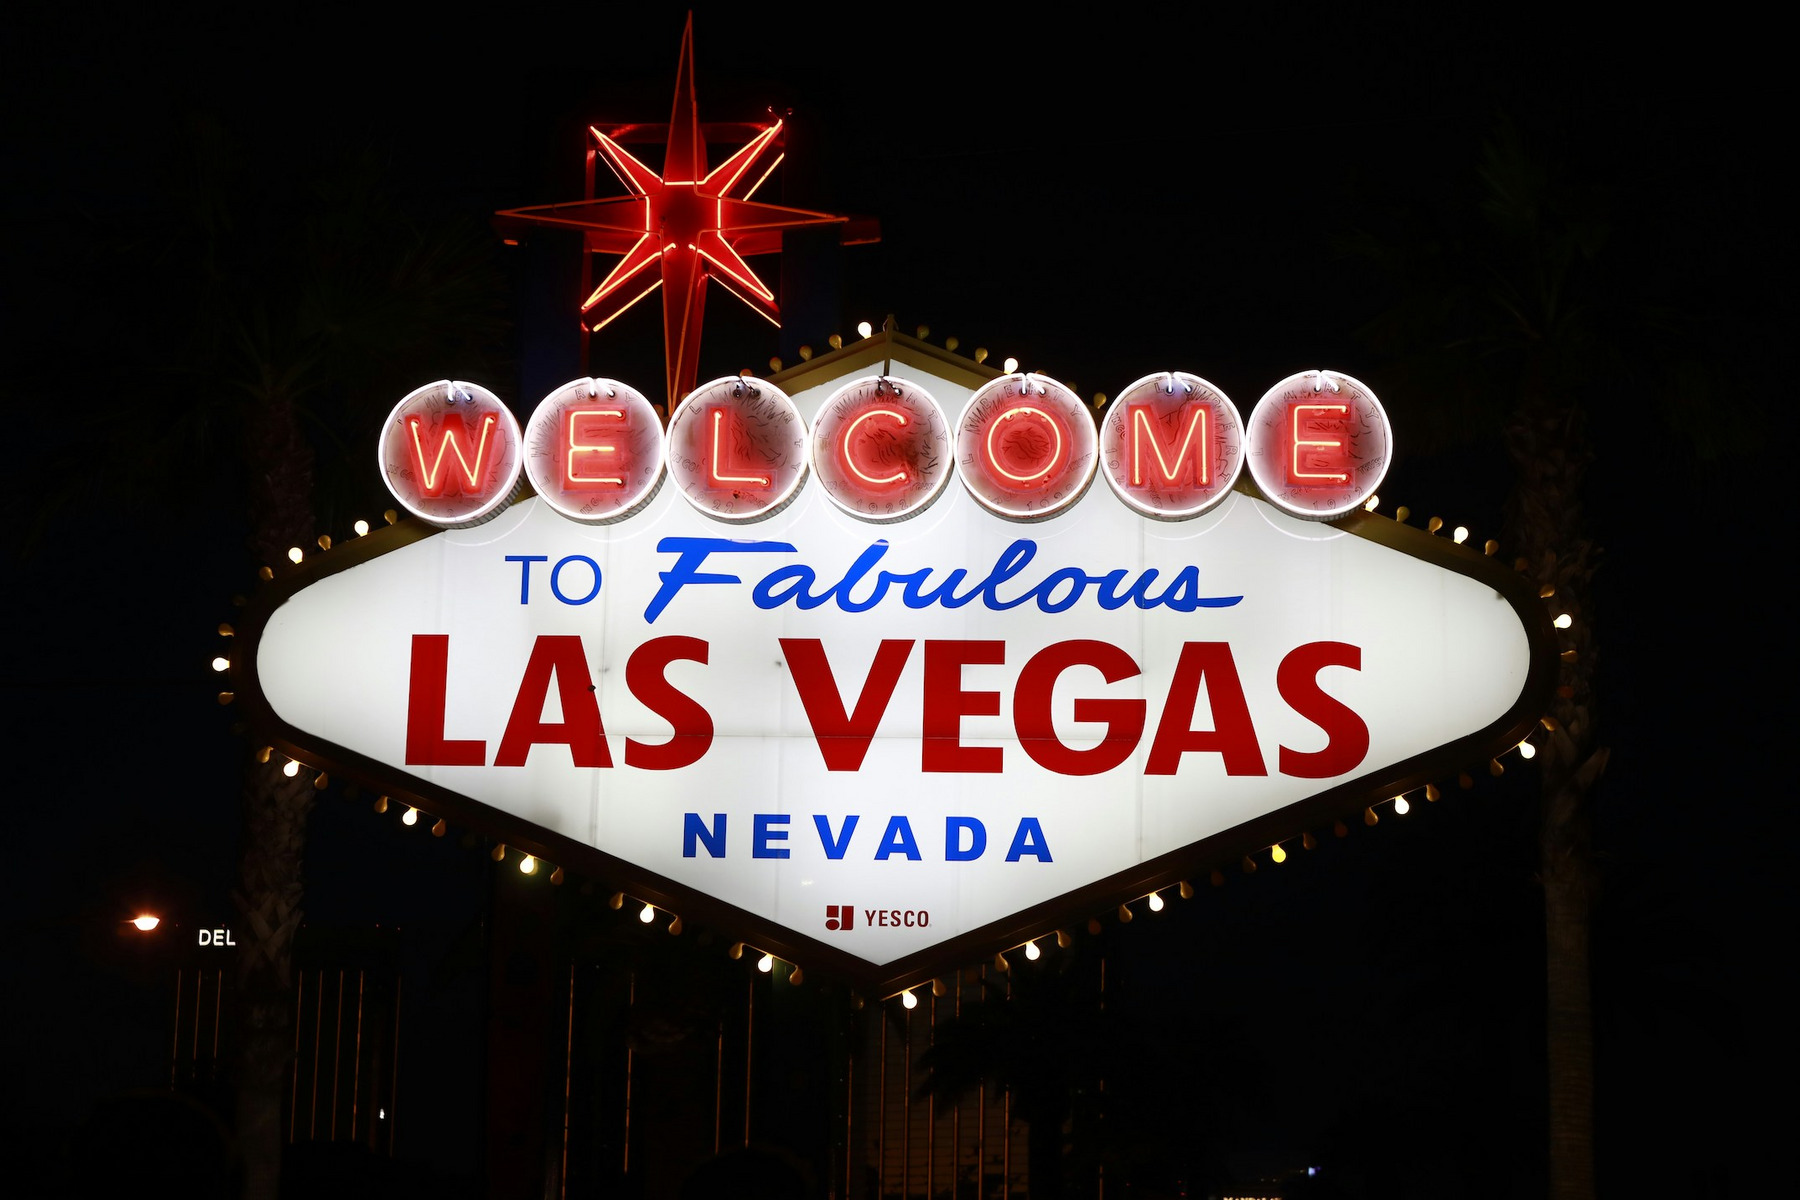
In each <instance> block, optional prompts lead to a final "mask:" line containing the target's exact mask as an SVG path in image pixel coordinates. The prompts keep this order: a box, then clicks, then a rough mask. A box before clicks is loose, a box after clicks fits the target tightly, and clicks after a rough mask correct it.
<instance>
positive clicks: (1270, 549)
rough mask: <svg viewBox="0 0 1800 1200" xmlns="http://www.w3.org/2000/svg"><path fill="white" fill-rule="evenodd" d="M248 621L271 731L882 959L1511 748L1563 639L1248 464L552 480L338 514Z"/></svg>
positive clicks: (1493, 566) (1475, 564) (763, 932)
mask: <svg viewBox="0 0 1800 1200" xmlns="http://www.w3.org/2000/svg"><path fill="white" fill-rule="evenodd" d="M892 349H893V351H894V352H895V353H896V355H897V359H898V360H897V361H895V362H894V363H893V364H892V367H891V374H892V376H893V377H894V378H897V379H901V380H908V381H911V382H912V383H914V384H916V385H918V386H920V387H922V388H924V389H926V390H928V391H929V392H930V393H931V394H932V395H933V396H934V397H935V398H936V399H937V400H938V402H939V403H940V404H941V405H942V406H943V408H944V409H945V411H947V412H952V413H954V412H956V411H958V409H959V408H960V406H961V404H962V402H963V401H965V400H966V399H967V397H968V396H969V394H970V392H971V390H972V389H971V387H970V386H969V383H970V381H969V380H968V379H967V378H965V377H964V376H965V373H964V372H959V371H957V370H956V369H955V368H953V367H949V366H947V365H944V364H941V363H939V362H937V361H936V360H934V359H933V358H931V357H929V356H926V355H922V354H906V353H904V351H905V347H904V346H903V345H902V346H897V347H893V348H892ZM833 357H834V358H837V359H840V362H839V363H837V364H834V363H831V362H825V363H815V364H813V366H812V368H811V369H810V370H809V374H808V375H807V376H806V377H804V378H802V379H800V381H799V385H800V386H801V389H802V390H797V391H795V393H794V399H795V401H796V403H797V405H798V407H799V409H800V411H801V413H802V414H803V415H804V416H805V417H806V419H807V420H808V421H810V420H811V419H812V416H813V414H814V413H815V412H816V411H817V408H818V406H819V404H820V403H821V401H822V400H823V398H824V397H826V396H828V395H829V394H830V393H831V392H833V391H834V390H835V389H836V388H837V387H838V386H839V385H840V384H842V383H843V382H844V381H845V380H847V379H849V378H851V377H853V376H854V375H856V374H858V373H859V366H858V364H857V363H856V362H855V360H854V359H853V358H849V357H847V356H833ZM959 379H960V380H961V382H959ZM246 632H247V633H248V634H250V635H251V640H252V641H253V642H254V658H253V673H254V678H253V679H249V680H246V681H245V684H246V686H245V687H243V688H242V689H241V690H245V691H246V692H247V694H248V696H249V697H250V698H251V700H252V702H253V705H254V707H255V709H256V711H257V712H258V714H259V715H260V717H261V718H262V720H263V722H264V724H265V726H266V728H267V731H268V735H269V737H270V740H272V741H274V742H275V743H276V744H277V745H278V746H280V747H281V748H282V749H283V750H286V751H289V752H292V753H294V754H296V755H298V756H300V757H303V758H306V759H308V760H309V761H319V762H322V763H327V764H330V765H331V766H332V768H333V769H334V770H336V771H339V772H342V773H345V774H348V775H349V776H351V777H356V778H361V779H363V780H364V781H365V782H367V783H369V784H371V785H372V786H376V787H378V788H379V789H381V790H383V791H387V792H391V793H395V794H398V795H401V796H404V797H406V798H407V801H408V802H409V803H417V804H418V806H419V807H421V808H422V809H424V810H426V811H427V812H431V813H434V814H439V815H446V816H448V817H449V818H450V819H451V820H452V821H453V822H458V823H465V824H469V825H472V826H475V827H477V828H481V829H483V830H484V831H486V832H489V833H490V834H492V835H493V836H496V837H501V838H504V840H506V841H507V842H508V843H509V844H512V845H515V846H522V847H524V848H526V849H529V850H531V851H532V852H534V853H537V854H538V855H539V856H541V857H543V858H545V859H547V860H548V861H550V862H553V863H560V864H566V865H568V866H570V867H571V868H572V869H575V870H587V871H589V872H591V873H593V874H595V875H597V876H598V877H599V878H601V879H603V880H605V881H606V882H607V883H608V884H609V885H610V886H614V887H618V888H622V889H623V890H625V891H626V892H628V893H629V894H630V895H632V896H633V897H635V898H638V899H641V900H646V901H650V902H654V903H656V904H659V905H661V906H664V907H667V908H670V909H673V910H674V911H676V912H678V913H687V914H691V916H693V917H698V918H701V919H705V920H709V921H711V922H712V923H714V924H717V925H719V926H721V927H723V928H726V929H727V930H729V931H731V932H733V934H734V936H736V937H740V938H743V939H744V940H746V941H749V942H750V943H751V944H753V945H755V946H757V947H758V948H760V949H764V950H770V951H773V952H775V953H777V954H779V955H781V956H782V957H785V958H789V959H792V960H794V961H797V962H800V963H802V964H803V965H806V966H808V967H812V966H814V965H815V964H816V965H818V966H822V967H827V968H836V969H838V970H840V971H843V972H845V973H846V974H848V975H850V976H851V977H852V978H854V979H856V980H857V981H858V982H859V983H861V984H863V985H864V986H868V987H871V988H875V989H887V988H894V987H900V986H905V985H908V984H911V983H913V982H916V981H918V980H920V979H922V978H926V977H929V976H930V975H932V974H935V973H937V972H938V971H940V970H941V969H943V968H944V967H945V966H949V965H956V964H960V963H963V962H968V961H974V960H976V959H977V958H979V957H982V956H985V955H988V954H991V953H993V952H995V951H996V950H1005V949H1008V948H1010V947H1013V946H1017V945H1019V944H1020V943H1021V942H1022V941H1024V940H1025V939H1026V938H1029V937H1035V936H1041V935H1042V934H1044V933H1046V932H1048V931H1049V930H1050V929H1053V928H1055V927H1056V926H1057V925H1058V924H1059V923H1065V922H1066V921H1067V920H1069V919H1070V918H1072V917H1075V916H1085V915H1086V914H1088V913H1091V912H1093V911H1096V910H1098V909H1100V908H1102V907H1109V906H1111V905H1114V904H1118V903H1121V902H1124V901H1129V900H1131V899H1134V898H1137V897H1141V896H1143V895H1145V894H1146V893H1147V892H1148V891H1150V890H1152V889H1154V888H1157V887H1165V886H1170V885H1171V884H1173V883H1174V882H1175V881H1177V880H1179V879H1181V878H1183V877H1184V876H1186V875H1187V874H1190V873H1192V872H1194V871H1196V870H1203V869H1205V868H1207V867H1211V866H1214V865H1216V864H1219V863H1222V862H1228V861H1235V859H1236V858H1237V856H1238V855H1240V854H1243V853H1250V852H1258V851H1261V850H1263V849H1265V848H1267V847H1269V846H1270V845H1271V844H1273V843H1276V842H1278V841H1280V840H1282V839H1284V838H1293V837H1298V836H1299V834H1300V832H1301V831H1302V830H1303V829H1305V828H1307V827H1309V826H1313V827H1316V826H1317V825H1318V823H1319V821H1320V819H1321V818H1322V817H1323V818H1324V819H1326V820H1329V819H1330V817H1331V816H1333V815H1338V814H1341V813H1343V812H1348V811H1355V810H1357V809H1359V808H1360V807H1361V806H1362V805H1363V804H1366V803H1370V802H1373V801H1376V800H1379V799H1381V798H1385V797H1387V796H1391V795H1394V794H1396V793H1398V792H1401V791H1404V790H1406V789H1408V788H1416V787H1419V786H1421V785H1422V784H1424V783H1425V782H1427V781H1428V780H1430V779H1432V778H1441V777H1442V775H1443V774H1444V773H1445V772H1447V771H1454V770H1455V769H1456V768H1457V767H1458V766H1460V765H1461V764H1463V763H1466V762H1469V761H1473V760H1477V759H1480V758H1485V757H1487V756H1489V755H1492V754H1495V753H1498V752H1500V751H1501V750H1503V749H1504V748H1506V747H1508V746H1511V745H1513V744H1515V743H1516V742H1518V740H1519V739H1520V738H1521V737H1522V736H1523V735H1524V734H1525V733H1526V732H1527V731H1528V730H1529V728H1530V725H1531V723H1532V721H1533V720H1534V719H1535V717H1536V716H1537V715H1538V714H1539V713H1540V712H1541V711H1542V706H1543V704H1544V703H1545V698H1546V693H1547V691H1548V688H1549V686H1550V682H1551V680H1552V678H1553V674H1554V670H1553V668H1554V663H1555V658H1554V649H1553V647H1552V643H1551V640H1550V636H1549V626H1548V622H1547V618H1546V616H1545V614H1544V613H1543V611H1542V607H1541V605H1539V604H1538V603H1537V602H1536V600H1535V598H1534V597H1532V596H1531V595H1530V593H1529V591H1528V590H1527V589H1526V588H1525V587H1524V586H1523V585H1522V584H1521V583H1520V582H1519V580H1518V579H1517V577H1516V576H1515V575H1514V574H1513V573H1512V572H1510V571H1508V570H1506V569H1505V568H1504V567H1502V566H1500V565H1499V564H1497V563H1495V562H1494V561H1493V560H1492V559H1488V558H1484V557H1483V556H1482V555H1481V553H1480V552H1479V551H1475V550H1471V549H1468V548H1465V547H1461V546H1456V545H1452V544H1450V542H1449V541H1448V540H1447V539H1444V538H1439V537H1433V536H1431V535H1428V534H1426V533H1425V532H1423V531H1421V530H1417V529H1412V528H1408V527H1405V526H1402V525H1397V524H1396V523H1394V522H1392V521H1390V520H1387V519H1385V518H1382V517H1377V516H1370V515H1367V514H1363V513H1360V512H1359V513H1356V514H1353V515H1352V516H1350V517H1347V518H1343V519H1341V520H1338V521H1335V522H1332V523H1329V524H1327V523H1321V522H1310V521H1304V520H1299V519H1296V518H1294V517H1292V516H1289V515H1287V514H1285V513H1284V512H1282V511H1281V510H1279V509H1278V508H1276V507H1274V506H1273V505H1271V504H1269V503H1267V502H1265V501H1264V500H1262V499H1260V498H1258V496H1257V495H1256V494H1255V493H1254V490H1253V489H1252V488H1250V487H1249V485H1247V484H1240V490H1239V491H1237V492H1235V493H1233V494H1231V495H1230V496H1229V498H1228V499H1226V500H1225V501H1224V503H1222V504H1221V505H1219V506H1218V507H1216V508H1214V509H1212V510H1211V511H1209V512H1207V513H1205V514H1203V515H1202V516H1200V517H1197V518H1195V519H1192V520H1185V521H1172V522H1164V521H1157V520H1153V519H1150V518H1147V517H1145V516H1143V515H1141V514H1140V513H1139V512H1137V511H1135V510H1134V509H1133V508H1131V507H1129V506H1127V505H1126V504H1125V503H1123V502H1122V501H1121V500H1120V499H1119V498H1118V497H1117V496H1115V495H1114V494H1113V493H1112V492H1111V491H1110V490H1108V489H1107V488H1106V487H1104V486H1094V487H1091V488H1090V489H1089V491H1088V493H1087V494H1086V495H1085V496H1083V497H1082V498H1081V500H1080V501H1079V502H1078V503H1076V504H1074V505H1073V506H1071V507H1069V508H1066V509H1064V510H1062V511H1061V512H1060V513H1058V514H1057V515H1056V516H1054V517H1052V518H1050V519H1048V520H1043V521H1039V522H1035V523H1020V522H1016V521H1011V520H1007V519H1005V518H1003V517H1002V516H999V515H996V514H995V513H993V512H992V511H989V510H988V509H987V508H984V507H983V506H982V505H980V504H978V503H976V502H975V500H974V499H972V498H971V497H970V496H969V495H968V494H967V492H966V491H965V490H963V489H961V488H959V487H955V486H952V487H950V488H947V489H945V491H944V494H943V495H942V497H941V498H940V499H938V500H937V501H936V503H934V504H932V505H931V506H930V507H929V508H926V509H925V510H923V511H922V512H919V513H917V514H915V515H913V516H911V517H910V518H909V519H907V520H904V521H899V522H896V523H892V524H872V523H868V522H865V521H863V520H859V519H857V518H856V517H854V516H852V515H851V514H849V513H847V512H845V511H843V510H842V509H841V508H840V507H838V506H835V505H833V504H831V503H830V502H829V501H828V498H827V496H825V495H824V494H822V492H821V489H819V488H816V487H814V488H804V489H802V490H801V491H800V493H799V495H798V497H797V498H796V499H795V500H794V501H793V502H792V503H791V504H789V505H788V506H787V507H786V508H784V509H782V510H781V511H780V512H778V513H776V514H775V515H774V516H773V517H771V518H769V519H767V520H765V521H761V522H759V523H756V524H752V525H747V526H746V525H729V526H728V525H725V524H723V523H721V522H720V521H718V520H716V519H713V518H711V517H709V516H706V515H703V514H702V513H701V512H700V511H698V510H697V509H696V508H695V507H693V506H692V505H690V504H688V503H686V502H685V501H684V499H683V497H682V496H681V495H680V494H679V493H678V491H677V489H675V488H672V487H664V488H663V489H662V490H661V492H660V493H659V494H657V496H656V497H655V498H654V499H653V500H652V501H651V502H650V503H649V504H648V505H646V506H645V507H643V508H642V509H641V510H639V511H637V512H635V513H634V514H633V515H632V516H630V517H628V518H626V519H625V520H622V521H619V522H617V523H615V524H610V525H583V524H577V523H575V522H574V521H571V520H569V519H567V518H565V517H563V516H561V515H559V514H558V513H557V512H556V511H554V510H553V509H552V508H551V507H550V506H549V505H547V504H544V503H541V502H539V501H538V500H536V499H535V498H533V499H527V500H525V501H523V502H520V503H518V504H515V505H514V506H512V507H511V508H508V509H506V510H505V511H504V512H502V513H501V514H500V515H499V516H498V517H497V518H495V519H493V520H491V521H489V522H487V523H486V524H482V525H479V526H477V527H475V528H471V529H462V530H450V531H442V532H438V531H433V530H430V529H429V528H428V527H423V526H417V525H402V526H400V527H398V528H395V529H390V530H386V531H382V532H381V533H377V534H375V535H371V536H370V537H368V538H365V539H360V540H359V541H357V542H356V543H353V544H352V545H350V546H347V547H343V548H340V549H338V550H334V551H332V552H331V554H329V555H327V556H325V557H324V558H322V559H320V560H319V561H317V562H316V563H308V564H307V565H306V566H305V567H302V568H300V569H298V570H297V571H296V572H294V573H293V575H292V577H291V578H290V579H288V580H285V581H284V582H283V583H281V584H278V585H277V587H276V588H275V589H272V595H271V597H270V598H269V602H268V604H267V606H266V607H265V609H264V610H263V616H262V620H261V621H260V622H252V628H251V629H249V630H247V631H246Z"/></svg>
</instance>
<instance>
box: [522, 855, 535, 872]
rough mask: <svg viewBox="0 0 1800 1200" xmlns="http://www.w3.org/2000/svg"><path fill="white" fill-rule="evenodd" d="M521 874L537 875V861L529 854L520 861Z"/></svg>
mask: <svg viewBox="0 0 1800 1200" xmlns="http://www.w3.org/2000/svg"><path fill="white" fill-rule="evenodd" d="M519 874H521V875H535V874H537V859H535V858H533V857H532V856H531V855H529V854H527V855H526V856H525V857H524V858H521V859H520V860H519Z"/></svg>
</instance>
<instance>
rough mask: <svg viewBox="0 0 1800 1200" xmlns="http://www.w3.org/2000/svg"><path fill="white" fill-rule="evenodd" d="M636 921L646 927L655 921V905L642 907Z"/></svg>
mask: <svg viewBox="0 0 1800 1200" xmlns="http://www.w3.org/2000/svg"><path fill="white" fill-rule="evenodd" d="M638 920H640V921H642V922H643V923H644V924H646V925H648V924H649V923H650V922H652V921H654V920H656V905H654V904H646V905H644V907H643V908H642V909H641V910H640V911H639V912H638Z"/></svg>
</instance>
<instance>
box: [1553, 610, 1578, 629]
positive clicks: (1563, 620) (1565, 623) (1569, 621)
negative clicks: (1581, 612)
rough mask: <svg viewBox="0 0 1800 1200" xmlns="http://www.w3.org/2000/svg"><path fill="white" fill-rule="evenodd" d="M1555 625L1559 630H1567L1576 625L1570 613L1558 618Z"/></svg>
mask: <svg viewBox="0 0 1800 1200" xmlns="http://www.w3.org/2000/svg"><path fill="white" fill-rule="evenodd" d="M1555 624H1556V627H1557V628H1558V629H1567V628H1569V627H1570V626H1571V625H1573V624H1575V618H1574V617H1571V616H1570V615H1569V614H1568V613H1563V614H1562V615H1560V616H1558V617H1557V618H1556V622H1555Z"/></svg>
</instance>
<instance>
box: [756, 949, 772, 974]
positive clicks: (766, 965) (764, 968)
mask: <svg viewBox="0 0 1800 1200" xmlns="http://www.w3.org/2000/svg"><path fill="white" fill-rule="evenodd" d="M756 969H757V970H759V971H761V972H762V973H763V974H764V975H767V974H768V973H769V972H770V971H773V970H774V969H775V956H774V955H773V954H765V955H763V956H762V957H761V958H759V959H757V960H756Z"/></svg>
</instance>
